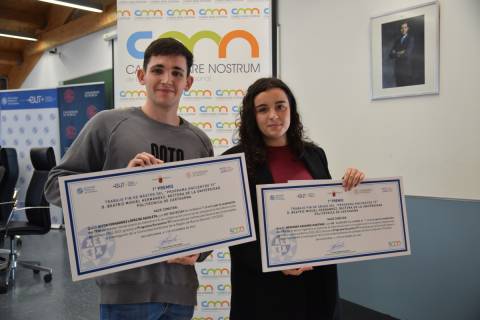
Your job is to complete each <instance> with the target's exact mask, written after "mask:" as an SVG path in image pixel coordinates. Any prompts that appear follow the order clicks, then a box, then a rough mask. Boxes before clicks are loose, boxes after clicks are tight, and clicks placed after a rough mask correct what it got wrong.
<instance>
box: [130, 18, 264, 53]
mask: <svg viewBox="0 0 480 320" xmlns="http://www.w3.org/2000/svg"><path fill="white" fill-rule="evenodd" d="M167 15H168V12H167ZM152 38H153V32H152V31H137V32H134V33H132V34H131V35H130V37H128V40H127V51H128V53H129V54H130V55H131V56H132V57H133V58H135V59H143V55H144V52H143V51H140V50H138V49H137V47H136V45H137V42H138V41H141V40H145V39H148V40H150V39H152ZM158 38H175V39H177V40H178V41H180V42H181V43H183V44H184V45H185V46H186V47H187V48H188V49H189V50H190V51H192V52H193V48H194V47H195V45H196V43H197V42H198V41H200V40H203V39H210V40H212V41H213V42H215V43H216V44H217V45H218V57H219V58H222V59H223V58H226V57H227V47H228V45H229V43H230V42H231V41H232V40H234V39H243V40H245V41H247V43H248V44H249V45H250V56H251V57H252V58H258V57H259V56H260V47H259V45H258V41H257V39H256V38H255V36H254V35H253V34H251V33H250V32H248V31H246V30H233V31H230V32H228V33H227V34H225V35H224V36H223V37H221V36H220V35H219V34H218V33H216V32H214V31H209V30H202V31H198V32H197V33H195V34H194V35H192V36H191V37H188V36H187V35H186V34H185V33H183V32H179V31H167V32H165V33H162V34H161V35H160V36H158Z"/></svg>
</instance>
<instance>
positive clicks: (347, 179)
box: [342, 168, 365, 191]
mask: <svg viewBox="0 0 480 320" xmlns="http://www.w3.org/2000/svg"><path fill="white" fill-rule="evenodd" d="M363 179H365V174H364V173H363V172H362V171H360V170H358V169H356V168H348V169H347V170H346V171H345V174H344V175H343V178H342V180H343V188H344V189H345V191H350V190H351V189H352V188H354V187H356V186H357V185H358V184H359V183H360V182H362V181H363Z"/></svg>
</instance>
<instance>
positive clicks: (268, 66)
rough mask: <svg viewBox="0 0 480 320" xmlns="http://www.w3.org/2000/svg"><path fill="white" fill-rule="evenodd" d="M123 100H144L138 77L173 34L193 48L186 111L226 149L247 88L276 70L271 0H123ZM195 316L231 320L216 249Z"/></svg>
mask: <svg viewBox="0 0 480 320" xmlns="http://www.w3.org/2000/svg"><path fill="white" fill-rule="evenodd" d="M117 8H118V12H117V17H118V24H117V28H118V29H117V31H118V50H119V51H118V57H119V61H118V63H117V64H116V66H117V67H116V69H115V75H116V79H115V85H116V86H115V101H116V103H117V106H116V107H130V106H141V105H143V103H144V100H145V96H146V92H145V89H144V87H142V86H141V85H140V84H139V83H138V81H137V78H136V72H137V70H138V69H139V68H141V67H142V62H143V55H144V51H145V49H146V47H147V46H148V44H150V42H152V41H153V40H154V39H157V38H166V37H172V38H175V39H177V40H179V41H180V42H182V43H183V44H184V45H185V46H186V47H187V48H189V49H190V50H191V51H192V52H193V54H194V65H193V67H192V75H193V77H194V83H193V86H192V88H191V90H190V91H188V92H185V93H184V96H183V98H182V100H181V102H180V107H179V115H180V116H182V117H184V118H185V119H186V120H188V121H190V122H191V123H193V124H194V125H195V126H197V127H199V128H201V129H203V130H204V131H205V132H206V133H207V134H208V135H209V137H210V139H211V141H212V144H213V145H214V149H215V153H216V154H220V153H222V152H223V151H225V150H226V149H227V148H228V147H230V146H232V145H234V144H235V143H236V142H237V135H236V134H237V132H236V128H237V126H238V113H239V111H240V108H241V106H240V104H241V100H242V98H243V96H244V95H245V92H246V89H247V88H248V86H249V85H250V84H252V83H253V82H254V81H255V80H256V79H258V78H260V77H266V76H271V75H272V73H273V72H272V70H273V69H272V52H273V41H272V39H273V36H272V4H271V1H270V0H268V1H265V0H255V1H252V0H222V1H220V0H201V1H198V0H197V1H194V0H183V1H181V0H162V1H160V0H150V1H148V0H138V1H134V0H118V1H117ZM197 272H198V274H199V278H200V283H201V285H200V289H199V292H198V306H197V309H196V312H195V316H194V319H208V320H224V319H228V314H229V309H230V258H229V253H228V249H225V250H223V251H222V250H220V251H215V252H213V254H212V256H211V257H210V258H209V260H208V261H206V262H204V263H201V264H199V265H198V268H197Z"/></svg>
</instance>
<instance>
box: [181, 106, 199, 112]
mask: <svg viewBox="0 0 480 320" xmlns="http://www.w3.org/2000/svg"><path fill="white" fill-rule="evenodd" d="M178 112H179V113H196V112H197V109H195V107H194V106H179V107H178Z"/></svg>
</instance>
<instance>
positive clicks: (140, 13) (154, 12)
mask: <svg viewBox="0 0 480 320" xmlns="http://www.w3.org/2000/svg"><path fill="white" fill-rule="evenodd" d="M133 15H134V16H135V17H163V11H162V10H160V9H142V10H140V9H136V10H134V11H133ZM117 16H118V17H131V16H132V12H131V11H130V10H128V9H124V10H120V9H119V10H117Z"/></svg>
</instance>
